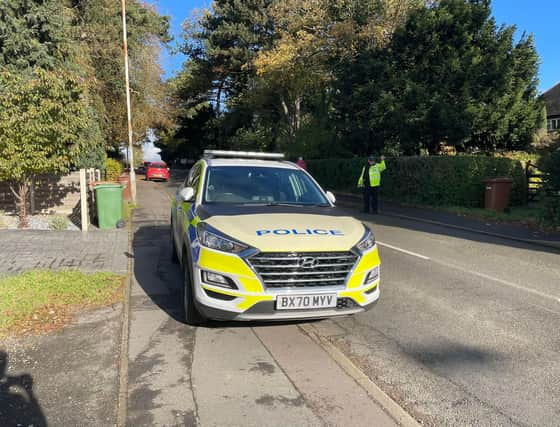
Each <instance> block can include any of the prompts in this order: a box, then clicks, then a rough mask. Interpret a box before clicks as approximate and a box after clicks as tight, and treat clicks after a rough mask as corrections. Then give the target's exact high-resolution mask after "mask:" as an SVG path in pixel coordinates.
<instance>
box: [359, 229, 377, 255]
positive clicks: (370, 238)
mask: <svg viewBox="0 0 560 427" xmlns="http://www.w3.org/2000/svg"><path fill="white" fill-rule="evenodd" d="M374 246H375V236H374V235H373V233H372V232H371V230H369V229H367V228H366V233H365V234H364V237H362V240H360V243H358V244H357V245H356V248H357V249H358V250H359V251H360V252H366V251H368V250H370V249H371V248H373V247H374Z"/></svg>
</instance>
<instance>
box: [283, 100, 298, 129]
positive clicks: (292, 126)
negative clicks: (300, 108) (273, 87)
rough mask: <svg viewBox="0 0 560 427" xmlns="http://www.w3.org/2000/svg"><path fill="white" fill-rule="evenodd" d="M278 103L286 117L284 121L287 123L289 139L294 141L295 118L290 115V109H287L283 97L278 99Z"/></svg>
mask: <svg viewBox="0 0 560 427" xmlns="http://www.w3.org/2000/svg"><path fill="white" fill-rule="evenodd" d="M280 102H281V104H282V111H283V112H284V116H285V117H286V121H287V122H288V130H289V133H290V137H291V138H292V139H294V138H295V136H296V129H295V127H296V124H295V118H294V116H293V115H292V114H291V112H290V109H289V108H288V104H287V103H286V100H285V99H284V96H281V97H280Z"/></svg>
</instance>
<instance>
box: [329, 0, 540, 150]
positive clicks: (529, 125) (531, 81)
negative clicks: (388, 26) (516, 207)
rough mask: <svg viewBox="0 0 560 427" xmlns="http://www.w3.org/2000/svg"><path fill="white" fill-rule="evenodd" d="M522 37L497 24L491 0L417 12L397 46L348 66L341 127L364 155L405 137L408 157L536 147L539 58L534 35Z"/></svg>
mask: <svg viewBox="0 0 560 427" xmlns="http://www.w3.org/2000/svg"><path fill="white" fill-rule="evenodd" d="M514 31H515V28H514V27H511V26H502V27H497V25H496V23H495V21H494V19H493V18H492V17H491V10H490V2H489V0H482V1H464V0H442V1H440V2H438V4H437V5H436V6H434V7H425V8H418V9H416V10H414V11H413V12H412V13H411V14H410V17H409V19H408V21H407V22H406V24H405V25H404V26H403V27H401V28H398V29H397V30H396V32H395V34H394V37H393V39H392V41H391V42H390V45H389V49H374V50H372V51H364V52H361V53H360V55H358V57H357V58H356V59H355V60H354V61H351V62H347V63H343V64H342V65H341V66H340V67H339V70H338V73H337V74H338V76H339V78H338V82H339V85H338V89H339V91H340V93H341V96H340V97H339V98H338V99H337V107H338V108H340V110H341V113H343V115H342V118H343V119H344V120H343V121H342V124H343V126H342V127H341V131H342V132H343V133H344V134H345V135H348V137H349V138H350V141H356V142H355V144H356V145H357V147H359V148H361V149H362V150H363V149H364V148H363V147H364V143H363V142H361V143H360V141H364V140H365V141H368V144H367V148H368V149H369V150H372V149H374V148H377V149H381V148H382V147H383V143H384V141H387V140H388V141H394V140H396V141H398V142H399V143H400V145H401V146H402V149H403V151H404V152H405V153H408V154H417V153H418V151H419V149H421V148H427V149H428V150H429V152H430V153H436V152H437V149H438V147H439V144H440V143H442V142H444V143H446V144H447V145H452V146H456V147H457V149H458V150H460V151H469V150H471V149H473V150H476V151H485V152H491V151H495V150H496V149H502V150H503V149H506V150H522V149H525V148H527V147H528V146H529V145H530V143H531V142H532V140H533V135H534V133H535V131H536V130H537V129H539V127H541V126H542V102H541V101H540V100H538V98H537V78H536V76H537V71H538V56H537V53H536V49H535V46H534V42H533V39H532V37H531V36H525V35H524V36H523V37H522V38H521V39H520V40H519V41H518V42H516V43H514V41H513V37H514ZM370 76H376V77H377V78H376V79H373V80H372V79H371V78H370ZM360 145H361V146H360ZM355 152H356V153H359V152H360V151H355ZM363 152H364V151H362V153H363Z"/></svg>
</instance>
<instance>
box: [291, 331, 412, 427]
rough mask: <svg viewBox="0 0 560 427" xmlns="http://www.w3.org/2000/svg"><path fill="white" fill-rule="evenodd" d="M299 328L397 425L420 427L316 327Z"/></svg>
mask: <svg viewBox="0 0 560 427" xmlns="http://www.w3.org/2000/svg"><path fill="white" fill-rule="evenodd" d="M299 328H300V329H301V330H302V331H303V332H304V333H305V334H306V335H308V336H309V338H311V339H312V340H313V341H314V342H315V343H317V344H318V345H319V346H321V347H322V348H323V349H324V350H325V351H326V352H327V353H328V354H329V356H330V357H332V359H333V360H334V361H335V362H336V363H337V364H338V365H339V366H340V367H341V368H342V369H343V370H344V372H346V374H348V375H349V376H350V377H351V378H352V379H354V381H356V383H357V384H359V385H360V387H362V388H363V389H364V390H365V391H366V393H367V394H368V395H369V396H370V397H371V398H372V399H373V400H375V401H376V402H377V403H378V404H379V405H380V406H381V407H382V408H383V409H384V410H385V411H386V412H387V413H388V414H389V415H390V416H391V417H392V418H393V419H394V420H395V421H396V422H397V423H399V424H400V425H401V426H403V427H419V426H420V424H419V423H418V422H417V421H416V420H415V419H414V418H413V417H412V416H411V415H410V414H409V413H408V412H406V411H405V410H404V409H403V408H402V407H401V406H400V405H399V404H398V403H397V402H395V401H394V400H393V399H391V397H390V396H389V395H387V394H386V393H385V392H384V391H383V390H381V389H380V388H379V387H378V386H377V385H376V384H375V383H374V382H373V381H371V380H370V379H369V377H368V376H367V375H366V374H364V373H363V372H362V371H361V370H360V369H359V368H358V367H357V366H356V365H355V364H354V363H353V362H352V361H351V360H350V359H349V358H348V357H346V355H344V353H342V351H340V350H339V349H338V348H337V347H335V346H334V345H333V344H332V343H331V342H330V341H329V340H327V339H325V338H323V337H322V336H321V335H319V333H318V332H317V330H316V329H315V327H314V326H312V325H309V324H305V325H300V326H299Z"/></svg>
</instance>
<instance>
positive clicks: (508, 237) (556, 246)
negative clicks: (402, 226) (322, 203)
mask: <svg viewBox="0 0 560 427" xmlns="http://www.w3.org/2000/svg"><path fill="white" fill-rule="evenodd" d="M340 204H341V205H346V206H351V207H356V206H359V203H358V202H354V201H349V202H344V201H342V202H340ZM379 214H380V215H383V216H388V217H393V218H400V219H405V220H408V221H416V222H423V223H425V224H432V225H437V226H440V227H446V228H452V229H455V230H461V231H468V232H470V233H477V234H482V235H484V236H489V237H497V238H499V239H505V240H510V241H514V242H520V243H526V244H529V245H536V246H544V247H546V248H551V249H556V250H559V249H560V242H558V243H556V242H549V241H547V240H538V239H524V238H522V237H515V236H511V235H507V234H501V233H494V232H492V231H485V230H480V229H478V228H471V227H463V226H461V225H455V224H450V223H448V222H441V221H436V220H432V219H426V218H419V217H417V216H410V215H403V214H397V213H391V212H386V211H381V212H380V213H379Z"/></svg>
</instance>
